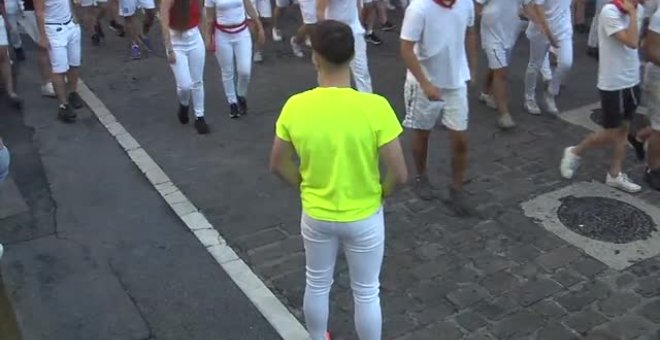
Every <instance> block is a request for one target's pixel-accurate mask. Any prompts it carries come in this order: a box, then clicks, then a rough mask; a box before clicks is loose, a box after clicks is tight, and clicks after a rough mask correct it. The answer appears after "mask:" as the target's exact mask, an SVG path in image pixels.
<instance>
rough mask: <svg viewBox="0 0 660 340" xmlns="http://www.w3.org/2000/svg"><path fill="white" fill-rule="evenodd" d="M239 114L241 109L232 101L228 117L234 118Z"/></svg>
mask: <svg viewBox="0 0 660 340" xmlns="http://www.w3.org/2000/svg"><path fill="white" fill-rule="evenodd" d="M240 116H241V111H240V110H239V108H238V104H236V103H232V104H231V105H229V118H231V119H236V118H238V117H240Z"/></svg>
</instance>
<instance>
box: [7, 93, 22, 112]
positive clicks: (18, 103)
mask: <svg viewBox="0 0 660 340" xmlns="http://www.w3.org/2000/svg"><path fill="white" fill-rule="evenodd" d="M9 105H11V107H12V108H14V109H16V110H18V111H20V110H22V109H23V100H22V99H21V98H20V97H19V96H17V95H13V96H9Z"/></svg>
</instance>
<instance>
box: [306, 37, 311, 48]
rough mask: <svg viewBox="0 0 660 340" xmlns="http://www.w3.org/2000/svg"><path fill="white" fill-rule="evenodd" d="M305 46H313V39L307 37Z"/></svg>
mask: <svg viewBox="0 0 660 340" xmlns="http://www.w3.org/2000/svg"><path fill="white" fill-rule="evenodd" d="M305 46H307V47H312V41H311V40H310V39H309V37H307V39H305Z"/></svg>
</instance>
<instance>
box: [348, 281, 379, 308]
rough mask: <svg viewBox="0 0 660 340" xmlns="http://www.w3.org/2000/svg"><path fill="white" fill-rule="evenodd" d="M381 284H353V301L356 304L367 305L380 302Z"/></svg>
mask: <svg viewBox="0 0 660 340" xmlns="http://www.w3.org/2000/svg"><path fill="white" fill-rule="evenodd" d="M379 287H380V283H379V282H378V281H377V280H376V281H375V282H369V283H363V282H351V290H353V299H354V300H355V302H356V304H367V303H372V302H375V301H378V299H379V294H380V288H379Z"/></svg>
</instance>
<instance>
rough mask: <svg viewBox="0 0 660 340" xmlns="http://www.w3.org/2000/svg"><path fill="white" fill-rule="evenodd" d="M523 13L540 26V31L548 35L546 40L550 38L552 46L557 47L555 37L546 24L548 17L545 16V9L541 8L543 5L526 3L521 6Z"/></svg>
mask: <svg viewBox="0 0 660 340" xmlns="http://www.w3.org/2000/svg"><path fill="white" fill-rule="evenodd" d="M523 13H525V15H526V16H527V18H529V20H530V21H531V22H533V23H534V24H536V25H538V26H539V27H541V32H543V34H545V36H546V37H548V40H550V42H551V43H552V45H553V46H555V47H557V46H556V45H557V39H556V38H555V36H554V34H552V31H550V26H549V25H548V19H547V17H546V16H545V9H543V6H542V5H537V4H529V5H526V6H524V7H523Z"/></svg>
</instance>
